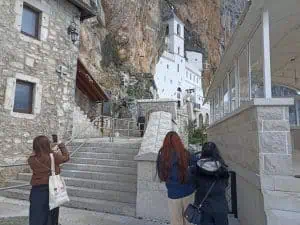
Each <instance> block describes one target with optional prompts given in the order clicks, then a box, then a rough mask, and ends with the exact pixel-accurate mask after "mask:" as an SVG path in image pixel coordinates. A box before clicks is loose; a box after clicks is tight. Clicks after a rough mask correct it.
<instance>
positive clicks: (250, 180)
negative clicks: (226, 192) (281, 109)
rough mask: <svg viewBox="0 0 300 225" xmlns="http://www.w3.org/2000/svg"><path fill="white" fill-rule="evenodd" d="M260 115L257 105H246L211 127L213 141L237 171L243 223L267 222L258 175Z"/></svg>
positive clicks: (242, 224) (210, 136)
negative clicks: (257, 111) (258, 120)
mask: <svg viewBox="0 0 300 225" xmlns="http://www.w3.org/2000/svg"><path fill="white" fill-rule="evenodd" d="M256 115H257V113H256V109H255V108H254V107H250V108H246V109H244V110H241V111H240V112H239V113H236V114H235V115H232V116H231V117H230V118H227V119H226V120H223V121H221V122H219V123H217V124H214V125H212V126H211V127H210V128H209V129H208V139H209V141H213V142H215V143H216V144H217V146H218V147H219V149H220V151H221V153H222V156H223V157H224V159H225V161H226V162H227V163H228V165H229V166H230V169H232V170H234V171H235V172H236V175H237V196H238V215H239V220H240V222H241V225H253V224H260V225H264V224H266V223H265V220H264V218H265V216H264V210H263V198H262V192H261V187H260V179H259V178H258V176H259V146H258V145H259V142H258V133H257V132H258V123H257V119H256ZM249 215H251V216H249Z"/></svg>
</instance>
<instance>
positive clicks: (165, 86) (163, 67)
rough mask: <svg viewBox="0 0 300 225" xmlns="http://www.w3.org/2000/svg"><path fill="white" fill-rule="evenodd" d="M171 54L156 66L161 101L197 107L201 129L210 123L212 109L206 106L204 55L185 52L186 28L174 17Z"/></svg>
mask: <svg viewBox="0 0 300 225" xmlns="http://www.w3.org/2000/svg"><path fill="white" fill-rule="evenodd" d="M167 23H168V25H167V29H166V35H167V37H166V45H167V50H166V51H165V52H164V53H163V55H162V56H161V58H160V60H159V62H158V64H157V65H156V73H155V77H154V80H155V84H156V87H157V94H158V98H168V99H175V100H177V101H179V102H180V105H184V104H185V103H186V101H187V100H189V101H191V102H192V103H193V109H194V110H193V111H194V113H193V115H194V119H195V120H196V121H197V126H198V127H201V126H202V125H203V124H204V123H206V124H208V123H209V105H208V104H206V105H203V102H204V98H203V97H204V93H203V89H202V80H201V78H202V71H203V66H202V53H199V52H195V51H185V49H184V24H183V23H182V21H181V20H180V19H179V18H178V17H177V16H176V15H173V16H172V18H171V19H169V20H168V21H167Z"/></svg>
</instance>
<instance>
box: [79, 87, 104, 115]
mask: <svg viewBox="0 0 300 225" xmlns="http://www.w3.org/2000/svg"><path fill="white" fill-rule="evenodd" d="M75 103H76V105H77V106H79V107H80V109H81V110H82V111H83V112H84V113H85V114H86V115H87V116H88V118H90V119H91V120H92V119H94V118H95V117H97V116H100V115H101V114H102V104H101V103H96V102H94V101H91V100H90V99H89V98H88V97H87V96H86V95H85V94H83V93H82V91H80V90H79V89H78V88H76V91H75Z"/></svg>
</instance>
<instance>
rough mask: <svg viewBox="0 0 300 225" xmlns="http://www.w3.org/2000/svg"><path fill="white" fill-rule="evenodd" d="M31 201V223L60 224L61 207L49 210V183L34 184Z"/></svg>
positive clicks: (37, 224) (42, 224)
mask: <svg viewBox="0 0 300 225" xmlns="http://www.w3.org/2000/svg"><path fill="white" fill-rule="evenodd" d="M29 201H30V209H29V225H58V214H59V208H56V209H53V210H51V211H49V187H48V185H47V184H46V185H38V186H33V187H32V189H31V192H30V198H29Z"/></svg>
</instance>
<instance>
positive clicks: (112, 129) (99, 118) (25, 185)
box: [0, 116, 145, 191]
mask: <svg viewBox="0 0 300 225" xmlns="http://www.w3.org/2000/svg"><path fill="white" fill-rule="evenodd" d="M103 118H107V119H109V120H111V121H113V123H112V128H107V127H104V126H103V127H102V126H100V127H99V126H97V129H107V130H110V131H111V133H112V134H114V133H115V131H118V130H120V131H121V130H128V136H129V134H130V131H131V130H134V131H142V130H141V129H130V123H136V121H134V120H126V119H119V118H113V117H108V116H98V117H96V118H95V119H94V120H93V121H91V124H89V126H87V127H85V128H84V129H83V131H81V133H82V132H84V131H86V130H87V129H88V128H90V127H93V126H95V124H94V123H95V122H96V121H98V120H101V119H103ZM115 120H119V121H127V122H128V129H115V127H114V121H115ZM142 124H144V123H137V125H138V127H140V125H142ZM144 125H145V124H144ZM144 130H145V129H144ZM112 134H111V140H112V141H113V135H112ZM79 136H80V134H78V135H76V136H72V138H71V139H70V140H69V141H67V142H66V145H69V144H70V143H72V142H73V141H74V140H75V139H77V138H78V137H79ZM89 139H91V138H90V137H88V138H85V139H84V141H83V142H82V143H81V144H80V145H79V146H78V147H77V148H76V149H75V150H74V151H72V153H71V154H70V158H72V157H73V155H74V154H76V153H77V152H78V151H79V149H81V147H82V146H83V145H84V144H85V143H86V142H87V141H88V140H89ZM19 166H28V163H20V164H11V165H0V168H11V167H19ZM62 166H63V165H62ZM27 186H30V184H24V185H15V186H10V187H5V188H0V191H5V190H10V189H16V188H22V187H27Z"/></svg>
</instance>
